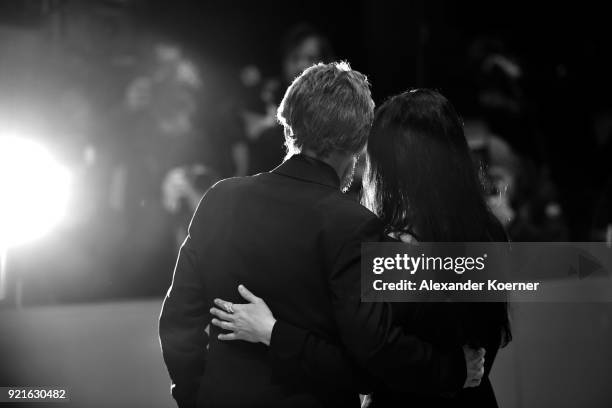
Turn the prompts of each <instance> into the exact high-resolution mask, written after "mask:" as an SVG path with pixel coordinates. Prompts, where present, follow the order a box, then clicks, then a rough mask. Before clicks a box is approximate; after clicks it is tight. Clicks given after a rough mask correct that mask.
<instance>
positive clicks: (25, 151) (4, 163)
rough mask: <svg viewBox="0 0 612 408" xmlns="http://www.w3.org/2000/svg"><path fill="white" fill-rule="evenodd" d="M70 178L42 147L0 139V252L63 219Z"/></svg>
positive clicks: (21, 141)
mask: <svg viewBox="0 0 612 408" xmlns="http://www.w3.org/2000/svg"><path fill="white" fill-rule="evenodd" d="M69 190H70V175H69V173H68V171H67V170H66V169H65V168H64V167H63V166H61V165H60V164H58V163H57V162H56V161H55V160H54V159H53V158H52V157H51V155H50V154H49V152H47V151H46V150H45V149H44V148H43V147H42V146H40V145H38V144H36V143H34V142H32V141H29V140H26V139H21V138H15V137H6V136H0V250H2V249H4V250H6V249H7V248H9V247H12V246H15V245H19V244H21V243H24V242H26V241H31V240H34V239H36V238H39V237H40V236H42V235H44V234H45V233H46V232H48V231H49V230H50V229H51V228H52V227H53V226H55V225H56V224H57V222H58V221H60V220H61V218H62V217H63V216H64V214H65V212H66V208H67V204H68V199H69V192H70V191H69Z"/></svg>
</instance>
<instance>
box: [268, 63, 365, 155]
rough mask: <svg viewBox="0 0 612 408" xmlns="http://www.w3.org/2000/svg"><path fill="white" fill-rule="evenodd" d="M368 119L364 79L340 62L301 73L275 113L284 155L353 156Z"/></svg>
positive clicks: (361, 139)
mask: <svg viewBox="0 0 612 408" xmlns="http://www.w3.org/2000/svg"><path fill="white" fill-rule="evenodd" d="M373 117H374V101H373V100H372V95H371V92H370V84H369V82H368V79H367V78H366V76H365V75H363V74H362V73H360V72H358V71H354V70H352V69H351V67H350V66H349V64H348V63H346V62H333V63H330V64H322V63H320V64H316V65H313V66H311V67H310V68H307V69H306V70H304V72H302V74H301V75H300V76H299V77H297V78H296V79H295V80H294V81H293V83H292V84H291V85H290V86H289V88H287V91H286V92H285V96H284V97H283V101H282V102H281V104H280V106H279V107H278V112H277V118H278V120H279V121H280V123H281V124H282V125H283V127H284V128H285V139H286V145H287V149H288V154H289V155H292V154H294V153H297V152H300V151H303V150H307V151H309V152H312V153H313V154H315V155H316V156H318V157H321V158H326V157H329V155H330V154H334V153H335V154H347V155H353V154H356V153H358V152H359V151H360V150H361V149H363V147H364V146H365V143H366V140H367V137H368V132H369V131H370V126H371V124H372V119H373Z"/></svg>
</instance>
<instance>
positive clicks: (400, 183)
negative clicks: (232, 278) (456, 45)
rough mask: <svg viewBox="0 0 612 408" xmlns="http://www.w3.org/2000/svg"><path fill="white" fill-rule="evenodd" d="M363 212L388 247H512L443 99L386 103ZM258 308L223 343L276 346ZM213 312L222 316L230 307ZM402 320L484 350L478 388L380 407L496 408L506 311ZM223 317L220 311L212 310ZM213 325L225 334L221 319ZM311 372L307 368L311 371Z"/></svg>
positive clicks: (454, 306)
mask: <svg viewBox="0 0 612 408" xmlns="http://www.w3.org/2000/svg"><path fill="white" fill-rule="evenodd" d="M367 163H368V168H367V171H366V175H365V180H364V196H365V198H364V204H365V205H366V206H367V207H368V208H370V209H371V210H372V211H373V212H374V213H376V214H377V215H378V216H379V217H380V218H381V219H382V220H383V221H384V223H385V225H386V226H387V233H388V236H389V237H390V238H389V239H390V240H394V239H397V240H401V241H404V242H415V241H423V242H491V241H506V236H505V233H504V231H503V228H502V227H501V225H500V224H499V223H498V222H497V220H496V219H495V217H494V216H493V215H492V214H491V213H490V211H489V209H488V208H487V206H486V203H485V200H484V197H483V191H482V189H481V185H480V182H479V178H478V175H477V172H476V171H475V168H474V165H473V162H472V159H471V157H470V152H469V149H468V146H467V143H466V140H465V136H464V134H463V126H462V123H461V120H460V118H459V116H458V115H457V113H456V112H455V109H454V108H453V106H452V105H451V103H450V102H449V101H448V100H447V99H446V98H445V97H444V96H442V95H441V94H440V93H438V92H436V91H432V90H427V89H417V90H412V91H409V92H405V93H402V94H400V95H397V96H395V97H393V98H391V99H390V100H388V101H387V102H386V103H384V104H383V105H382V106H381V107H380V109H379V110H378V111H377V113H376V116H375V118H374V123H373V126H372V130H371V133H370V135H369V138H368V147H367ZM240 292H241V294H242V295H243V296H244V297H245V298H247V299H248V300H249V301H252V302H251V307H241V305H233V309H232V310H233V312H234V313H235V314H234V315H232V317H233V319H234V320H233V323H234V326H233V327H234V333H230V334H226V335H222V337H220V338H222V339H228V340H230V339H243V340H247V341H255V342H258V341H261V342H263V343H266V344H269V340H270V339H269V338H266V337H268V335H267V334H266V333H268V332H269V331H268V330H265V329H264V328H265V327H266V326H268V328H269V327H270V324H272V325H273V324H274V319H273V316H272V313H271V312H270V311H269V309H268V308H267V307H266V306H265V303H264V302H263V301H261V300H260V299H258V298H255V297H254V296H253V295H252V294H250V293H249V292H248V291H247V290H246V289H245V288H244V287H241V288H240ZM215 303H216V304H217V305H218V306H219V307H221V308H224V307H225V306H226V303H225V302H224V301H223V300H220V299H218V300H216V301H215ZM393 310H394V314H395V316H396V321H397V322H398V323H399V324H401V325H402V326H404V327H405V329H406V330H407V331H410V332H412V333H414V334H416V335H417V336H419V337H420V338H422V339H423V340H427V341H429V342H431V343H432V344H434V345H435V346H437V347H440V348H451V347H457V346H460V345H463V344H469V345H470V346H472V347H474V348H484V349H485V351H486V359H485V361H486V363H485V376H484V377H483V379H482V382H481V383H480V386H478V387H475V388H465V389H463V390H462V391H461V392H459V393H458V394H456V395H452V396H451V395H444V396H432V395H426V394H418V393H410V394H408V393H402V392H397V391H393V390H391V389H389V388H387V387H385V386H384V385H381V386H379V387H378V388H377V389H375V390H374V392H373V406H376V407H378V406H389V407H396V406H402V405H410V406H413V407H416V406H424V405H428V406H431V405H432V404H434V406H452V407H457V406H466V407H467V406H470V407H495V406H497V403H496V400H495V396H494V394H493V390H492V387H491V384H490V382H489V380H488V377H487V374H488V373H489V371H490V370H491V366H492V364H493V361H494V359H495V355H496V353H497V351H498V349H499V347H501V346H503V345H505V344H507V343H508V341H509V340H510V330H509V321H508V313H507V305H506V303H474V304H469V303H423V304H416V303H395V304H394V305H393ZM211 312H212V313H213V314H214V315H216V316H225V317H227V314H223V313H219V310H218V309H214V310H212V311H211ZM213 324H215V325H218V326H220V325H221V322H220V321H219V320H218V319H213ZM305 363H306V364H307V362H305Z"/></svg>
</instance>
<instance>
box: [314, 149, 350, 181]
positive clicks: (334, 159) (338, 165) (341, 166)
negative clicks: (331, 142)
mask: <svg viewBox="0 0 612 408" xmlns="http://www.w3.org/2000/svg"><path fill="white" fill-rule="evenodd" d="M302 154H303V155H305V156H308V157H312V158H314V159H317V160H319V161H322V162H323V163H326V164H327V165H329V166H331V167H332V168H333V169H334V171H335V172H336V174H337V175H338V178H339V179H340V180H342V178H343V177H344V175H345V174H346V171H347V169H348V168H349V166H351V165H352V161H353V157H352V156H351V155H348V154H338V153H332V154H330V155H328V156H325V157H322V156H320V155H317V154H316V153H314V152H313V151H312V150H309V149H304V150H303V151H302Z"/></svg>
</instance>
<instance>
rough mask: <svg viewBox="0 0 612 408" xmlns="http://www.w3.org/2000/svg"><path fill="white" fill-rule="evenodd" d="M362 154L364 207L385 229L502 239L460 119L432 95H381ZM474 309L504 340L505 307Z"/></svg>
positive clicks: (424, 236) (443, 237)
mask: <svg viewBox="0 0 612 408" xmlns="http://www.w3.org/2000/svg"><path fill="white" fill-rule="evenodd" d="M367 152H368V154H367V168H366V172H365V175H364V204H365V205H366V206H367V207H368V208H370V209H371V210H372V211H374V212H375V213H376V214H377V215H378V216H379V217H380V218H381V219H382V220H383V222H384V224H385V225H386V226H387V228H388V229H389V230H390V231H396V232H408V233H410V234H412V235H413V236H414V237H415V238H416V239H417V240H419V241H422V242H490V241H506V240H507V238H506V234H505V232H504V230H503V227H502V226H501V225H500V223H499V222H498V221H497V219H496V218H495V217H494V216H493V214H492V213H491V212H490V211H489V209H488V207H487V204H486V202H485V199H484V191H483V188H482V185H481V183H480V179H479V177H478V173H477V171H476V168H475V167H474V162H473V160H472V157H471V155H470V151H469V148H468V145H467V141H466V139H465V135H464V133H463V124H462V122H461V119H460V118H459V115H458V114H457V112H456V111H455V108H454V107H453V106H452V104H451V103H450V102H449V101H448V99H446V98H445V97H444V96H443V95H441V94H440V93H439V92H436V91H433V90H429V89H415V90H411V91H407V92H404V93H402V94H399V95H396V96H394V97H392V98H391V99H389V100H387V101H386V102H385V103H384V104H383V105H382V106H381V107H380V108H379V109H378V111H377V112H376V115H375V117H374V123H373V126H372V130H371V133H370V135H369V138H368V147H367ZM482 306H483V308H482V309H483V311H484V309H486V310H487V311H488V312H487V313H484V315H487V316H484V315H483V314H482V313H477V315H480V316H482V317H483V318H484V319H485V320H486V321H487V324H488V325H489V327H488V329H487V330H492V329H499V333H501V336H502V337H501V344H506V343H507V342H508V341H509V340H510V330H509V322H508V311H507V305H506V304H505V303H501V304H497V305H496V304H482ZM475 318H476V316H475ZM465 323H466V325H467V326H470V327H471V326H473V325H472V324H470V323H473V324H474V326H478V325H479V324H481V323H484V322H482V321H481V322H465ZM491 324H492V325H493V326H495V327H490V326H491Z"/></svg>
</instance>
